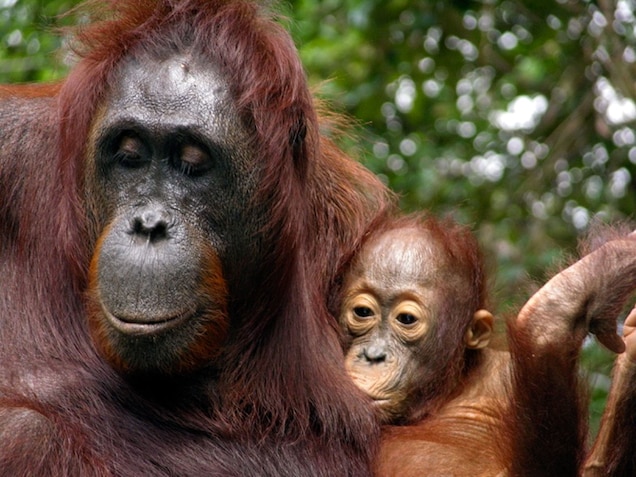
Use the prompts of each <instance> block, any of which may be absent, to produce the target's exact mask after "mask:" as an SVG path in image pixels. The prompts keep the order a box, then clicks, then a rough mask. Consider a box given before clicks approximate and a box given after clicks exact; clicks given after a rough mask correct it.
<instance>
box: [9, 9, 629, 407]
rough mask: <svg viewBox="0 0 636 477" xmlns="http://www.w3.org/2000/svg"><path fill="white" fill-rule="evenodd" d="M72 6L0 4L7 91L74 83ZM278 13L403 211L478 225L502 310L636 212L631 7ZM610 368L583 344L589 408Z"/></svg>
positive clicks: (365, 157) (314, 77)
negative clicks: (607, 227) (70, 73)
mask: <svg viewBox="0 0 636 477" xmlns="http://www.w3.org/2000/svg"><path fill="white" fill-rule="evenodd" d="M75 3H77V2H76V1H71V0H67V1H63V0H56V1H46V2H44V1H34V0H22V1H16V0H0V42H1V43H2V47H1V48H0V81H2V82H22V81H49V80H54V79H56V78H59V77H61V76H63V75H64V73H65V71H66V69H67V64H68V52H67V51H66V50H65V49H64V48H63V46H64V45H63V44H62V43H61V41H60V40H59V37H58V36H56V35H55V34H54V29H55V28H57V27H59V26H60V25H62V24H65V23H66V24H68V23H72V20H73V19H72V18H65V19H60V18H59V17H58V15H59V14H60V13H61V12H64V11H67V10H68V9H70V8H71V7H72V6H73V5H74V4H75ZM280 8H281V9H282V10H283V12H284V13H285V14H286V15H287V17H288V18H289V20H288V22H287V23H288V25H287V26H288V27H289V28H290V29H291V31H292V33H293V35H294V37H295V39H296V41H297V43H298V45H299V48H300V54H301V56H302V59H303V62H304V64H305V66H306V69H307V73H308V75H309V78H310V81H311V83H312V84H313V85H315V86H316V88H318V90H319V92H320V94H321V96H323V97H324V98H326V99H327V100H328V101H330V102H331V103H332V104H334V105H335V106H336V108H337V109H339V110H340V111H342V112H344V113H346V114H348V115H350V116H351V117H353V118H356V120H357V121H358V130H359V133H360V137H361V140H362V143H361V144H360V143H359V144H352V145H351V147H352V148H354V147H355V149H356V150H358V151H361V152H362V155H363V161H364V162H365V164H366V165H367V166H368V167H369V168H371V169H372V170H373V171H374V172H376V173H377V174H378V175H379V176H380V177H381V178H382V179H383V180H384V181H385V182H386V183H387V184H389V185H390V186H391V187H392V188H393V189H394V190H396V191H398V192H399V193H400V195H401V198H402V206H403V208H404V209H405V210H415V209H429V210H432V211H433V212H435V213H439V214H447V213H449V214H452V215H454V216H455V217H456V218H457V219H458V220H460V221H462V222H464V223H468V224H471V225H473V226H474V228H475V230H476V232H477V234H478V236H479V238H480V241H481V243H482V245H483V246H484V248H485V249H486V250H487V252H488V253H489V255H490V256H491V257H493V261H494V262H496V267H497V285H496V288H497V290H498V292H499V293H498V295H499V301H500V302H501V304H502V307H506V306H510V304H511V302H513V301H514V299H516V298H517V297H519V296H520V297H522V298H525V297H527V295H528V293H529V292H530V291H531V288H528V287H527V279H528V277H530V278H532V279H535V280H537V281H539V282H543V281H544V279H545V278H546V275H545V274H546V270H553V269H554V267H555V264H557V263H558V262H559V261H561V260H562V259H563V257H564V255H569V254H572V253H573V250H574V247H575V244H576V240H577V238H578V237H579V236H580V235H581V234H582V233H583V232H584V231H585V229H586V228H587V226H588V224H589V223H590V222H591V221H592V220H593V219H595V218H598V219H600V220H614V219H619V218H625V217H630V216H631V215H632V214H633V211H634V206H635V205H636V204H635V201H636V194H635V190H634V181H633V177H634V174H636V133H635V132H634V123H635V121H636V104H635V102H634V100H635V99H636V83H634V81H633V78H635V77H636V39H635V32H636V19H635V17H634V13H633V12H634V11H635V10H636V0H616V1H615V2H612V1H610V0H598V1H591V0H585V1H583V0H581V1H577V0H559V1H557V2H554V1H552V0H550V1H548V0H504V1H497V0H483V1H480V2H476V1H470V0H454V1H441V0H437V1H432V0H394V1H384V0H324V1H317V0H288V3H283V4H282V5H281V6H280ZM60 47H62V49H61V50H59V48H60ZM55 51H58V53H53V52H55ZM65 55H66V56H65ZM611 359H612V358H611V356H609V355H608V354H606V353H601V352H600V351H599V349H598V347H595V346H592V345H590V346H586V348H585V362H586V366H587V368H588V369H590V370H591V371H590V375H591V376H592V377H593V378H594V379H592V384H593V398H594V403H593V407H592V409H593V412H596V411H595V410H597V409H598V408H599V407H600V406H602V403H603V399H604V396H605V387H604V385H603V384H602V383H603V382H605V381H604V379H600V378H599V376H600V377H601V378H603V377H606V376H607V367H608V363H609V362H611ZM599 383H601V384H599Z"/></svg>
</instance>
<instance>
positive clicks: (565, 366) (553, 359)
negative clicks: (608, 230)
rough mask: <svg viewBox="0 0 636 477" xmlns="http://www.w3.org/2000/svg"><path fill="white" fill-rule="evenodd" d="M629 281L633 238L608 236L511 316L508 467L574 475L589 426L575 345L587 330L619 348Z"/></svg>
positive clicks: (634, 277)
mask: <svg viewBox="0 0 636 477" xmlns="http://www.w3.org/2000/svg"><path fill="white" fill-rule="evenodd" d="M634 287H636V240H635V238H634V237H633V236H629V237H625V238H622V239H617V240H612V241H610V242H607V243H606V244H604V245H602V246H601V247H599V248H598V249H597V250H595V251H594V252H592V253H590V254H589V255H587V256H585V257H584V258H582V259H581V260H579V261H578V262H576V263H575V264H573V265H572V266H570V267H569V268H567V269H565V270H563V271H562V272H561V273H559V274H557V275H556V276H555V277H554V278H552V279H551V280H550V281H549V282H548V283H547V284H546V285H545V286H544V287H542V288H541V289H540V290H539V291H538V292H537V293H536V294H535V295H534V296H532V297H531V298H530V300H529V301H528V302H527V303H526V305H525V306H524V307H523V308H522V310H521V312H520V313H519V315H518V317H517V319H516V321H514V322H512V323H511V324H510V326H509V331H510V349H511V355H512V376H513V378H512V382H511V387H512V390H511V391H512V393H511V394H512V405H513V409H512V412H511V416H510V417H509V418H508V419H507V420H506V434H507V436H506V437H507V442H510V446H509V448H507V449H506V452H508V455H506V456H505V457H504V458H505V459H506V460H505V461H506V462H511V469H510V471H509V472H510V475H519V476H521V475H559V476H568V475H571V476H578V475H579V472H580V469H581V467H582V465H583V461H584V458H585V440H586V432H587V428H586V418H585V415H586V402H585V399H584V398H583V396H585V393H584V392H582V386H581V384H580V383H579V379H578V357H579V353H580V348H581V345H582V343H583V340H584V339H585V337H586V335H587V334H588V332H591V333H594V334H595V335H596V336H597V338H598V339H599V341H601V342H602V343H603V344H604V345H605V346H607V347H608V348H610V349H611V350H613V351H616V352H621V351H623V349H624V344H623V342H622V340H621V339H620V338H619V337H618V336H617V335H616V318H617V316H618V314H619V313H620V311H621V310H622V309H623V307H624V306H625V303H626V301H627V300H628V298H629V297H630V296H631V294H632V292H633V290H634Z"/></svg>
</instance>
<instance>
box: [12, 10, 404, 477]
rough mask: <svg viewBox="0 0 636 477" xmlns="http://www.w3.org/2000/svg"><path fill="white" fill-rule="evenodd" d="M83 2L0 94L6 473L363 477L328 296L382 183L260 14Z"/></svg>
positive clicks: (379, 206)
mask: <svg viewBox="0 0 636 477" xmlns="http://www.w3.org/2000/svg"><path fill="white" fill-rule="evenodd" d="M93 3H94V4H98V3H99V4H104V3H108V7H109V8H108V9H107V10H108V11H103V10H102V9H101V7H100V9H95V10H94V11H93V12H94V13H93V15H94V18H96V20H95V21H94V22H93V23H92V24H90V25H88V26H85V27H82V28H81V29H80V30H79V31H78V33H77V37H76V44H75V48H76V50H77V52H78V54H79V56H80V60H79V62H78V64H77V65H76V66H75V68H74V69H73V70H72V72H71V73H70V75H69V76H68V78H67V79H66V80H64V81H63V82H61V83H60V84H56V85H47V86H25V87H8V86H7V87H2V88H0V123H1V124H2V127H1V128H0V148H1V149H0V277H2V278H1V280H2V284H1V286H0V320H1V321H0V362H2V366H1V367H0V469H2V473H3V475H12V476H20V475H56V476H58V475H82V476H92V475H95V476H113V475H153V476H159V475H171V476H173V475H224V476H226V475H237V476H245V475H288V476H298V475H303V476H305V475H323V476H334V475H368V474H369V472H370V465H371V464H370V463H371V459H372V457H373V456H374V454H375V450H376V447H377V446H376V443H377V437H378V426H377V424H376V421H375V418H374V416H373V413H372V410H371V409H369V408H368V406H367V405H366V402H365V401H364V400H363V397H362V395H361V393H359V392H358V391H357V389H356V388H355V387H354V386H353V384H352V383H351V382H350V380H349V379H348V377H347V376H346V373H345V370H344V366H343V364H342V351H341V348H340V341H339V336H338V327H337V323H336V322H335V320H333V318H332V317H331V316H330V315H329V314H328V311H327V307H326V305H325V302H326V299H327V295H326V294H327V290H328V289H329V288H330V286H331V282H332V281H333V275H334V272H333V270H335V269H337V268H338V264H339V262H340V261H341V260H342V257H343V256H345V255H346V254H349V253H350V250H351V249H352V248H353V247H354V246H355V245H356V244H357V242H358V241H359V240H360V237H361V236H362V234H363V232H364V230H365V228H366V226H367V224H368V223H369V222H370V221H371V220H372V218H373V217H375V216H377V215H380V214H382V213H383V210H384V209H386V208H387V207H390V204H391V199H390V198H389V196H388V194H387V191H386V190H385V188H384V187H383V186H382V185H381V184H380V183H379V182H378V181H377V180H376V179H375V178H374V177H373V176H372V175H371V174H370V173H368V172H367V171H365V170H364V169H363V168H361V167H360V166H359V165H358V164H357V163H355V162H353V161H352V160H351V159H348V158H347V157H345V156H343V154H342V153H340V152H339V151H338V150H337V149H335V148H334V147H333V146H332V145H330V144H329V143H328V141H326V140H325V139H324V138H321V137H320V135H319V132H318V125H317V118H316V113H315V111H314V109H313V106H312V98H311V97H310V94H309V92H308V88H307V85H306V80H305V76H304V74H303V70H302V67H301V65H300V62H299V59H298V57H297V53H296V51H295V48H294V46H293V44H292V42H291V40H290V38H289V36H288V35H287V34H286V33H285V32H284V31H283V30H282V29H281V28H280V27H279V26H278V25H277V24H276V23H275V22H274V21H273V20H272V19H271V17H270V16H269V15H268V14H267V13H266V12H265V11H263V9H262V8H261V7H259V6H258V5H255V4H253V3H251V2H247V1H224V0H208V1H205V0H183V1H180V2H179V1H175V0H159V1H155V0H152V1H150V0H142V1H140V0H125V1H120V0H118V1H110V2H93Z"/></svg>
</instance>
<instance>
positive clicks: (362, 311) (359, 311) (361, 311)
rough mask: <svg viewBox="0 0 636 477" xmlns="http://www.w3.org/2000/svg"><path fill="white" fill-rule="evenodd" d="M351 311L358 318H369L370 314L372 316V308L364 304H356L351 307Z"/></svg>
mask: <svg viewBox="0 0 636 477" xmlns="http://www.w3.org/2000/svg"><path fill="white" fill-rule="evenodd" d="M353 312H354V313H355V315H356V316H357V317H359V318H369V317H370V316H373V310H372V309H371V308H369V307H366V306H356V307H355V308H354V309H353Z"/></svg>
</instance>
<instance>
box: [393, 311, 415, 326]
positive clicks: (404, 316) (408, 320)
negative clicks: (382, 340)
mask: <svg viewBox="0 0 636 477" xmlns="http://www.w3.org/2000/svg"><path fill="white" fill-rule="evenodd" d="M395 319H396V320H397V321H399V322H400V323H402V324H403V325H406V326H409V325H413V324H415V323H417V317H416V316H415V315H411V314H410V313H400V314H399V315H398V316H397V317H396V318H395Z"/></svg>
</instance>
